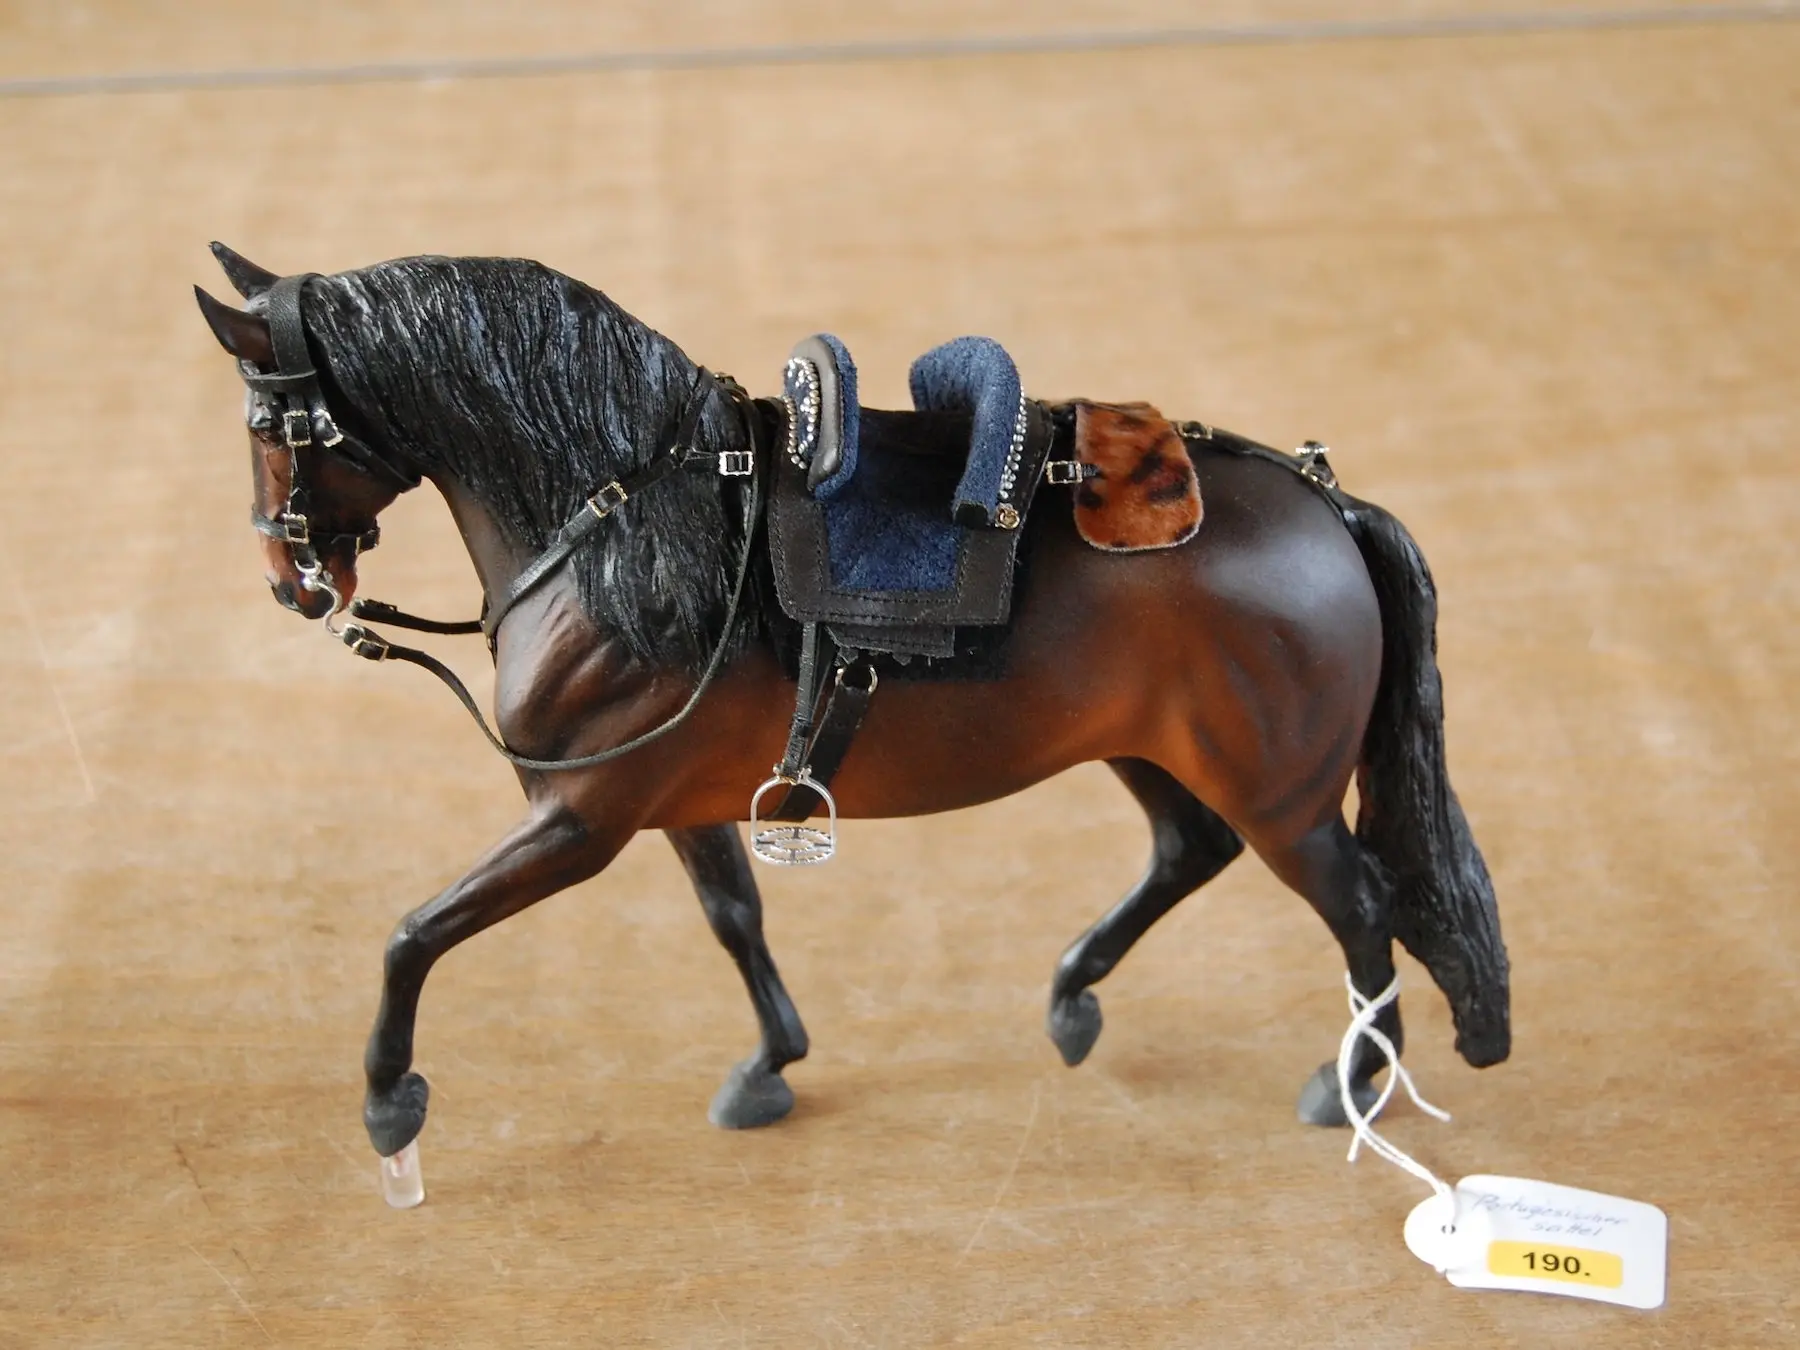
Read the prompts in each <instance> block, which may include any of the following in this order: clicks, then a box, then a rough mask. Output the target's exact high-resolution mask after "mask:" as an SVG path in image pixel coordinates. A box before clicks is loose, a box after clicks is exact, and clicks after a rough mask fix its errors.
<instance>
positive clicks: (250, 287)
mask: <svg viewBox="0 0 1800 1350" xmlns="http://www.w3.org/2000/svg"><path fill="white" fill-rule="evenodd" d="M212 251H213V257H215V258H217V259H218V260H219V266H220V267H223V268H224V269H225V276H226V278H227V280H229V281H230V282H231V284H232V286H233V287H235V288H236V290H237V293H238V294H239V295H241V296H243V297H244V299H246V300H254V299H256V297H257V296H259V295H261V294H262V293H263V292H264V291H266V290H268V289H269V287H271V286H273V285H274V284H275V283H276V282H277V281H279V280H281V278H280V277H278V276H276V275H275V274H274V273H273V272H269V271H265V270H264V269H263V268H260V267H258V266H257V265H256V264H255V263H253V262H251V261H250V260H249V259H248V258H246V257H245V256H244V255H243V254H241V253H238V252H236V251H235V250H232V249H229V248H226V247H225V245H223V244H221V243H220V242H219V241H218V240H217V239H215V240H213V241H212Z"/></svg>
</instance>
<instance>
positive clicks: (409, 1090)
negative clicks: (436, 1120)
mask: <svg viewBox="0 0 1800 1350" xmlns="http://www.w3.org/2000/svg"><path fill="white" fill-rule="evenodd" d="M629 837H630V832H629V831H623V832H617V833H603V832H600V831H598V830H596V829H595V828H594V827H592V826H590V825H589V824H588V823H587V822H585V821H583V820H582V819H581V818H580V817H579V816H577V815H575V814H574V813H573V812H572V811H570V810H568V809H567V808H566V807H563V806H561V805H560V804H559V805H556V806H553V807H548V808H546V809H544V810H542V811H540V812H538V813H536V814H534V815H532V816H531V817H530V818H529V819H527V820H525V821H524V822H523V823H521V824H520V825H518V826H517V827H516V828H514V830H513V831H512V833H511V834H509V835H507V836H506V838H504V839H502V840H501V841H500V842H499V843H498V844H496V845H495V846H494V847H493V848H492V849H491V850H489V852H488V853H487V855H486V856H485V857H483V858H482V859H481V860H480V861H479V862H477V863H476V864H475V866H474V867H473V868H471V869H470V870H469V872H468V873H467V875H465V876H464V877H463V878H462V880H460V881H458V882H457V883H456V884H455V885H453V886H451V887H450V888H449V889H448V890H446V891H444V892H443V893H442V894H440V895H439V896H438V897H437V898H436V899H434V900H432V901H430V902H429V903H427V904H424V905H421V906H420V907H419V908H418V909H415V910H414V911H413V912H412V913H410V914H408V915H407V916H406V917H405V918H404V919H402V920H401V921H400V923H399V926H398V927H396V928H395V929H394V934H393V936H392V937H391V938H389V939H388V945H387V956H386V961H385V969H384V978H383V982H382V987H381V1010H380V1011H379V1012H378V1013H377V1014H376V1016H375V1027H374V1030H373V1031H371V1032H370V1033H369V1046H368V1050H367V1051H366V1052H365V1053H364V1056H363V1070H364V1072H365V1074H366V1075H367V1078H368V1096H367V1099H366V1101H365V1103H364V1106H363V1123H364V1124H365V1125H366V1126H367V1127H368V1130H369V1142H370V1143H372V1144H373V1145H374V1146H375V1151H376V1152H377V1153H379V1154H381V1155H382V1156H383V1157H391V1156H392V1155H394V1154H396V1153H398V1152H399V1151H400V1150H401V1149H403V1148H404V1147H406V1145H407V1144H409V1143H411V1142H412V1141H413V1139H414V1138H416V1137H417V1135H418V1133H419V1131H420V1130H421V1129H423V1128H424V1126H425V1103H426V1098H427V1096H428V1093H429V1089H428V1087H427V1085H426V1082H425V1080H424V1078H422V1077H421V1076H420V1075H418V1074H416V1073H413V1072H411V1069H412V1058H413V1024H414V1021H415V1019H416V1018H417V1016H418V1011H419V994H420V992H421V991H422V990H423V988H424V986H425V977H426V975H428V974H429V973H430V971H431V968H432V966H433V965H435V964H436V963H437V960H438V958H439V957H441V956H443V955H444V953H445V952H447V951H449V950H450V949H451V948H452V947H454V946H456V945H457V944H458V943H459V942H462V941H464V940H465V939H467V938H471V937H473V936H475V934H477V933H479V932H481V931H482V930H483V929H484V928H490V927H492V926H493V925H494V924H497V923H499V922H500V920H502V919H504V918H508V917H509V916H511V915H514V914H517V913H518V912H519V911H520V910H522V909H525V908H527V907H529V906H531V905H534V904H536V903H537V902H538V901H539V900H542V899H544V898H545V897H546V896H550V895H554V894H556V892H558V891H560V890H564V889H565V888H567V887H569V886H573V885H574V884H575V883H576V882H579V881H585V880H586V879H587V878H589V877H591V876H593V875H594V873H596V872H598V871H599V870H600V869H601V868H602V867H604V866H606V864H607V863H609V862H611V861H612V860H613V857H614V856H615V855H616V854H617V853H618V851H619V849H620V848H621V847H623V846H624V843H625V841H626V839H628V838H629Z"/></svg>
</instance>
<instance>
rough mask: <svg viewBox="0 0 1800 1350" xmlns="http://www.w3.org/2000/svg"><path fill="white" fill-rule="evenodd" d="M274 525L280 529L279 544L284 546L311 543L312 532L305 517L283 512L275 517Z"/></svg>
mask: <svg viewBox="0 0 1800 1350" xmlns="http://www.w3.org/2000/svg"><path fill="white" fill-rule="evenodd" d="M275 523H276V524H277V525H279V526H280V527H281V542H282V543H284V544H310V543H312V530H311V528H310V527H309V526H308V524H307V520H306V517H305V516H295V515H289V514H288V513H287V512H286V511H283V512H282V513H281V514H280V515H278V516H276V517H275Z"/></svg>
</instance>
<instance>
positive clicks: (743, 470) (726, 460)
mask: <svg viewBox="0 0 1800 1350" xmlns="http://www.w3.org/2000/svg"><path fill="white" fill-rule="evenodd" d="M755 472H756V455H755V452H753V451H750V450H721V451H720V452H719V476H720V477H721V478H748V477H749V476H750V475H751V474H753V473H755Z"/></svg>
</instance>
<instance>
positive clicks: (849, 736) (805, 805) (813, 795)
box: [769, 661, 878, 821]
mask: <svg viewBox="0 0 1800 1350" xmlns="http://www.w3.org/2000/svg"><path fill="white" fill-rule="evenodd" d="M877 683H878V680H877V678H876V675H875V668H874V667H873V666H871V665H870V664H869V663H868V662H867V661H857V662H855V663H853V664H852V665H849V666H840V667H839V668H838V672H837V678H836V679H835V680H834V681H833V682H832V686H831V693H830V695H829V696H828V697H827V698H826V700H825V711H824V712H823V713H822V714H821V715H820V717H819V729H818V731H817V733H816V734H815V735H814V736H813V738H812V744H811V745H809V746H808V747H807V749H806V754H805V757H804V759H803V760H802V761H801V762H802V763H803V764H805V765H806V766H807V769H808V772H809V774H810V776H811V778H812V781H813V782H815V783H817V784H819V786H820V787H825V788H829V787H830V786H831V780H832V779H833V778H834V777H836V775H837V771H838V770H839V769H841V768H842V767H843V765H844V757H845V756H846V755H848V754H849V753H850V745H851V742H853V741H854V740H855V739H856V733H857V732H858V731H860V730H861V729H862V724H863V718H865V717H867V716H868V715H869V704H870V702H871V701H872V700H873V699H874V697H875V686H876V684H877ZM819 801H820V798H819V794H818V793H817V792H815V791H813V789H812V788H811V787H806V786H802V785H800V784H798V783H796V784H795V785H794V786H793V787H791V788H789V789H788V792H787V796H785V797H783V798H782V799H781V804H780V805H779V806H777V807H776V808H775V810H774V812H773V813H771V814H770V816H769V819H770V820H789V821H792V820H805V819H806V818H807V817H809V816H810V815H812V813H813V812H814V811H816V810H818V808H819Z"/></svg>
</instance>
